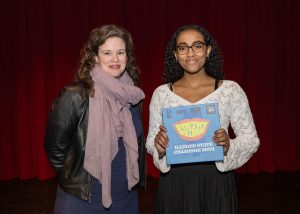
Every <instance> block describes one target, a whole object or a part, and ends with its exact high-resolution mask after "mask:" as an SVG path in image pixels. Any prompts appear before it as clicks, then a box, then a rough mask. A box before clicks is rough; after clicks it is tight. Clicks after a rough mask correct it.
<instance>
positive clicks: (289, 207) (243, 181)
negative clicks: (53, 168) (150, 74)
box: [0, 172, 300, 214]
mask: <svg viewBox="0 0 300 214" xmlns="http://www.w3.org/2000/svg"><path fill="white" fill-rule="evenodd" d="M147 182H148V187H147V191H146V192H144V191H140V206H141V214H152V213H153V210H154V198H155V191H156V188H157V179H155V178H153V177H148V180H147ZM236 182H237V189H238V196H239V202H240V210H241V214H252V213H253V214H262V213H267V214H294V213H295V214H296V213H297V214H299V213H300V172H293V173H274V174H267V173H259V174H237V175H236ZM56 186H57V184H56V180H55V179H51V180H47V181H38V180H36V179H32V180H25V181H19V180H18V179H15V180H10V181H0V213H1V214H19V213H20V214H21V213H22V214H27V213H28V214H29V213H30V214H50V213H52V208H53V202H54V197H55V192H56Z"/></svg>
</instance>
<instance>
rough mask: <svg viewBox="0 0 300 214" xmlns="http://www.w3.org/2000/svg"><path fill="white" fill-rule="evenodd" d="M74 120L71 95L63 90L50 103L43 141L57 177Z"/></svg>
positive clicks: (62, 165)
mask: <svg viewBox="0 0 300 214" xmlns="http://www.w3.org/2000/svg"><path fill="white" fill-rule="evenodd" d="M75 118H76V116H75V113H74V104H73V102H72V99H71V94H70V92H68V91H67V90H66V89H65V90H63V91H62V92H61V94H60V96H59V98H57V99H56V100H54V101H53V103H52V109H51V110H50V113H49V115H48V122H47V127H46V132H45V139H44V148H45V151H46V153H47V155H48V159H49V161H50V163H51V164H52V166H53V168H54V170H55V171H56V173H57V175H59V174H60V173H61V172H62V171H63V168H64V162H65V159H66V157H67V153H68V150H69V148H70V146H71V142H72V140H71V139H72V135H73V132H74V128H75V124H76V122H75Z"/></svg>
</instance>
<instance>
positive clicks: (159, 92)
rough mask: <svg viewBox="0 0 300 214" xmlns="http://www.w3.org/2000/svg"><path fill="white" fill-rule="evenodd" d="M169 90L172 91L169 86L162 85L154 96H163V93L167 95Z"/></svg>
mask: <svg viewBox="0 0 300 214" xmlns="http://www.w3.org/2000/svg"><path fill="white" fill-rule="evenodd" d="M168 90H170V89H169V84H163V85H160V86H158V87H157V88H156V89H155V90H154V92H153V95H154V94H155V95H156V94H162V93H165V92H167V91H168Z"/></svg>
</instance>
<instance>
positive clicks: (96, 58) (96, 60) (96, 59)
mask: <svg viewBox="0 0 300 214" xmlns="http://www.w3.org/2000/svg"><path fill="white" fill-rule="evenodd" d="M95 62H96V63H97V64H98V63H99V62H98V57H97V56H95Z"/></svg>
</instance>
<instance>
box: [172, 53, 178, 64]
mask: <svg viewBox="0 0 300 214" xmlns="http://www.w3.org/2000/svg"><path fill="white" fill-rule="evenodd" d="M173 54H174V57H175V59H176V62H177V61H178V60H177V55H176V52H175V51H173Z"/></svg>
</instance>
